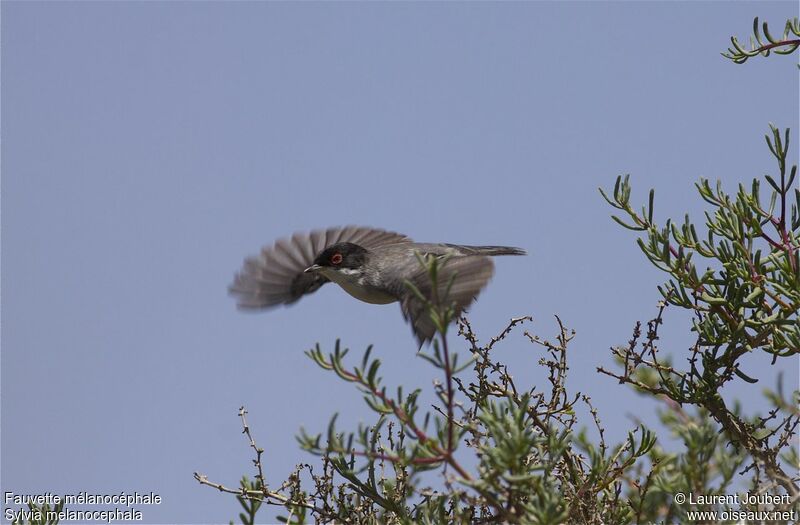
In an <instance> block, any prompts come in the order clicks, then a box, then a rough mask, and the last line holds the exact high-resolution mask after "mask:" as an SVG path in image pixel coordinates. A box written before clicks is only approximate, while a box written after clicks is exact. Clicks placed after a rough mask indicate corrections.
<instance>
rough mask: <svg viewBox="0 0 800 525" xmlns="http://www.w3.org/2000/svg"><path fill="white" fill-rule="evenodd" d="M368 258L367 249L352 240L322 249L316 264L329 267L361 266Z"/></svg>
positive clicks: (352, 267)
mask: <svg viewBox="0 0 800 525" xmlns="http://www.w3.org/2000/svg"><path fill="white" fill-rule="evenodd" d="M366 258H367V250H366V248H363V247H361V246H359V245H357V244H353V243H352V242H339V243H336V244H333V245H331V246H328V247H327V248H325V250H323V251H322V253H320V254H319V255H317V258H316V259H314V264H315V265H318V266H322V267H328V268H351V269H355V268H360V267H361V266H362V265H363V264H364V261H365V260H366Z"/></svg>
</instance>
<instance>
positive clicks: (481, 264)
mask: <svg viewBox="0 0 800 525" xmlns="http://www.w3.org/2000/svg"><path fill="white" fill-rule="evenodd" d="M493 273H494V264H493V263H492V260H491V259H490V258H489V257H481V256H472V257H454V258H452V259H447V260H446V261H445V262H444V264H443V265H442V266H440V268H439V277H438V286H437V289H438V297H439V301H440V302H441V303H442V304H450V305H452V306H453V307H454V309H455V317H456V318H457V317H458V316H459V315H461V313H462V312H463V311H464V309H465V308H467V307H468V306H469V305H470V304H471V303H472V301H474V300H475V298H476V297H477V296H478V294H479V293H480V291H481V290H482V289H483V287H484V286H486V284H487V283H488V282H489V279H491V277H492V274H493ZM451 279H452V283H453V284H452V286H451V287H450V290H449V292H448V290H447V286H448V284H449V283H450V281H451ZM410 281H411V282H412V283H413V284H414V285H415V286H416V287H417V289H418V290H419V291H420V292H421V293H422V295H423V296H424V297H427V298H429V299H430V298H432V296H433V293H432V291H433V286H432V283H431V280H430V277H429V275H428V273H427V272H426V271H425V270H423V269H422V268H420V270H419V272H418V273H417V274H415V275H414V277H413V278H412V279H410ZM400 296H401V297H402V299H401V301H400V308H401V309H402V311H403V317H405V319H406V321H408V322H409V323H410V324H411V327H412V329H413V330H414V334H415V335H416V336H417V340H418V341H419V344H420V346H422V345H423V344H424V343H425V342H427V341H430V340H431V339H433V337H434V335H436V326H435V325H434V323H433V321H432V320H431V318H430V315H429V314H428V311H427V310H426V308H425V304H424V303H423V302H422V301H420V300H419V298H418V297H417V296H416V295H415V294H414V293H413V292H411V291H410V290H408V288H407V287H405V290H404V291H403V292H401V295H400Z"/></svg>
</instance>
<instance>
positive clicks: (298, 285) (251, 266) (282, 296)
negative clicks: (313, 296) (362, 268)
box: [228, 226, 411, 309]
mask: <svg viewBox="0 0 800 525" xmlns="http://www.w3.org/2000/svg"><path fill="white" fill-rule="evenodd" d="M410 241H411V239H409V238H408V237H406V236H405V235H402V234H399V233H394V232H389V231H385V230H378V229H374V228H367V227H362V226H345V227H338V228H329V229H327V230H314V231H312V232H310V233H295V234H294V235H293V236H292V237H291V239H281V240H279V241H277V242H276V243H275V244H274V245H272V246H266V247H264V248H263V249H262V250H261V253H260V254H258V255H257V256H254V257H248V258H247V259H245V261H244V266H243V267H242V269H241V270H240V271H239V272H238V273H237V274H236V277H235V278H234V280H233V283H232V284H231V285H230V287H229V288H228V291H229V292H230V293H231V295H233V296H235V297H236V299H237V304H238V306H239V307H240V308H248V309H250V308H252V309H256V308H269V307H273V306H277V305H280V304H291V303H293V302H295V301H297V300H298V299H300V298H301V297H302V296H303V295H305V294H309V293H312V292H315V291H317V289H319V287H320V286H322V285H323V284H325V283H326V282H328V280H327V279H326V278H325V277H323V276H322V275H319V274H318V273H303V270H305V269H306V268H308V267H309V266H311V265H312V264H313V263H314V259H315V258H316V257H317V255H319V253H320V252H322V251H323V250H324V249H325V248H327V247H328V246H330V245H332V244H336V243H337V242H352V243H354V244H358V245H359V246H363V247H364V248H366V249H368V250H369V249H371V248H376V247H378V246H383V245H387V244H395V243H400V242H410Z"/></svg>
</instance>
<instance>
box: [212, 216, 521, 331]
mask: <svg viewBox="0 0 800 525" xmlns="http://www.w3.org/2000/svg"><path fill="white" fill-rule="evenodd" d="M497 255H526V252H525V250H524V249H522V248H515V247H510V246H469V245H463V244H448V243H418V242H414V241H413V240H412V239H410V238H409V237H407V236H406V235H403V234H400V233H396V232H392V231H387V230H383V229H378V228H371V227H366V226H343V227H333V228H327V229H319V230H314V231H311V232H307V233H300V232H298V233H295V234H294V235H292V236H291V238H284V239H280V240H278V241H276V242H275V243H274V244H273V245H271V246H265V247H264V248H262V249H261V252H260V253H259V254H258V255H256V256H252V257H247V258H246V259H245V261H244V264H243V266H242V268H241V270H239V271H238V272H237V273H236V275H235V277H234V280H233V283H232V284H231V285H230V286H229V288H228V291H229V293H230V294H231V295H233V296H234V297H235V298H236V300H237V306H238V307H239V308H240V309H243V310H264V309H270V308H274V307H277V306H280V305H290V304H292V303H295V302H296V301H298V300H299V299H300V298H301V297H303V296H305V295H308V294H311V293H313V292H315V291H317V290H318V289H319V288H320V287H321V286H322V285H324V284H325V283H328V282H333V283H336V284H338V285H339V286H340V287H341V288H342V289H343V290H344V291H345V292H347V293H348V294H350V295H351V296H353V297H355V298H356V299H359V300H360V301H364V302H366V303H371V304H389V303H394V302H399V303H400V309H401V311H402V314H403V317H404V319H405V320H406V321H407V322H408V323H409V324H410V325H411V327H412V330H413V333H414V335H415V336H416V338H417V341H418V342H419V344H420V347H422V345H423V344H425V343H426V342H430V341H431V340H432V339H433V338H434V336H435V335H436V326H435V323H434V322H433V320H432V319H431V317H430V315H428V312H427V308H426V305H425V301H423V300H421V299H420V297H419V296H418V295H417V294H416V293H415V292H414V291H412V290H411V289H410V288H409V286H408V284H407V283H411V284H413V285H414V286H415V287H416V289H417V290H418V291H419V293H420V294H421V295H422V297H425V298H429V299H432V298H433V297H434V296H436V294H434V293H433V292H434V290H433V286H432V283H431V279H430V276H429V273H428V271H427V270H426V268H425V267H424V266H423V265H422V264H421V263H420V257H427V256H433V257H436V258H437V259H438V260H439V261H440V262H441V264H440V268H439V270H438V279H437V282H438V290H437V292H438V294H439V296H442V295H446V297H447V300H448V301H450V304H451V305H452V308H453V313H454V318H458V316H459V315H460V314H461V313H462V312H463V311H464V310H465V308H467V307H468V306H469V305H470V304H471V303H472V302H473V301H474V300H475V299H476V298H477V296H478V294H479V293H480V291H481V290H482V289H483V287H484V286H486V284H487V283H488V282H489V279H490V278H491V277H492V274H493V273H494V264H493V262H492V259H491V257H493V256H497ZM448 285H449V286H450V288H449V291H448V290H447V287H448Z"/></svg>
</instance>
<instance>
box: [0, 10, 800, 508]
mask: <svg viewBox="0 0 800 525" xmlns="http://www.w3.org/2000/svg"><path fill="white" fill-rule="evenodd" d="M797 14H798V13H797V4H796V3H794V2H781V3H774V2H773V3H770V2H759V3H748V2H737V3H729V2H696V3H695V2H674V3H672V2H669V3H656V2H617V3H581V2H566V3H555V2H530V3H522V2H518V3H502V4H500V3H411V2H408V3H405V2H396V3H371V4H367V3H357V2H352V3H310V2H309V3H291V4H290V3H280V2H269V3H268V2H240V3H222V2H203V3H200V2H125V3H116V2H115V3H112V2H63V3H50V2H47V3H45V2H8V1H6V2H3V3H2V80H3V82H2V110H3V111H2V243H3V245H2V248H3V250H2V362H1V365H2V376H1V379H2V383H1V392H0V393H1V394H2V396H1V398H2V425H1V426H2V436H1V437H2V458H1V463H0V475H1V476H2V478H1V479H0V481H2V486H3V490H5V491H9V490H10V491H14V492H16V493H41V492H46V491H50V492H54V493H75V492H79V491H88V492H90V493H115V492H116V493H118V492H121V491H125V492H129V493H130V492H133V491H139V492H150V491H154V492H157V493H159V494H160V495H161V496H162V498H163V502H162V503H161V504H160V505H158V506H156V507H150V508H143V509H142V510H143V511H144V519H145V522H148V523H158V522H160V523H165V522H181V523H189V522H197V523H199V522H203V523H209V522H227V520H229V519H231V518H233V517H234V516H235V515H236V513H237V512H238V510H239V509H238V504H237V503H236V502H235V500H233V498H231V497H227V496H225V495H222V494H219V493H216V492H214V491H212V490H210V489H208V488H206V487H200V486H199V485H198V484H197V483H196V482H195V481H194V480H193V478H192V472H194V471H201V472H203V473H205V474H207V475H208V476H209V477H210V478H212V479H214V480H216V481H219V482H223V483H226V484H229V485H235V484H236V483H237V481H238V479H239V478H240V477H241V475H242V474H244V473H247V474H249V475H252V473H253V472H252V467H251V463H250V458H251V454H250V450H249V449H248V447H247V442H246V441H245V439H244V438H243V437H242V435H241V427H240V425H239V421H238V419H237V417H236V413H237V409H238V407H239V406H240V405H243V404H244V405H246V406H247V407H248V409H249V412H250V423H251V426H252V429H253V431H254V433H255V436H256V438H257V440H258V441H259V444H260V445H261V446H262V447H264V448H265V449H266V452H265V464H266V469H267V475H268V478H269V481H270V482H271V483H272V484H277V483H279V482H280V481H282V480H283V479H284V478H285V476H286V475H287V474H288V473H289V471H290V470H291V468H292V467H293V466H294V464H296V463H298V462H301V461H303V462H307V461H310V460H311V459H312V458H310V457H309V456H307V455H305V454H304V453H302V452H300V451H299V450H298V449H297V446H296V443H295V440H294V435H295V434H296V432H297V430H298V429H299V427H301V426H305V427H306V428H307V429H309V430H311V431H313V430H324V428H325V427H326V425H327V421H328V418H329V416H330V415H331V414H333V413H334V412H340V413H341V414H342V416H341V417H340V423H341V424H342V425H343V426H346V425H355V424H356V423H357V422H358V421H371V418H370V414H369V411H368V410H367V409H366V407H365V406H364V404H363V401H362V400H361V396H360V395H359V394H358V393H357V392H356V391H355V390H354V389H352V388H350V386H349V385H344V384H342V383H341V382H340V381H337V380H336V379H335V378H334V377H333V376H332V375H330V374H325V373H323V372H322V371H321V370H320V369H318V368H317V367H316V366H315V365H314V364H313V363H311V362H310V361H309V360H308V359H307V358H306V357H305V356H304V355H303V351H304V350H306V349H308V348H310V347H312V346H313V345H314V344H315V343H316V342H320V343H321V344H322V345H323V347H324V348H332V346H333V343H334V341H335V340H336V338H337V337H341V338H342V339H343V342H344V343H345V344H346V345H347V346H350V347H351V348H353V349H354V351H356V353H357V354H360V352H361V351H362V349H363V348H364V347H365V346H366V345H368V344H374V345H375V350H374V354H373V355H375V356H377V357H380V359H381V360H382V361H383V363H384V373H383V376H384V378H385V381H386V382H387V384H390V385H396V384H403V385H405V386H406V387H407V388H411V387H422V388H429V387H430V385H431V381H432V380H433V379H435V378H436V377H437V376H436V374H435V373H434V371H433V370H431V369H430V367H429V366H428V365H427V364H426V363H425V362H424V361H423V360H422V359H420V358H418V357H417V356H416V354H415V351H416V346H415V343H414V340H413V338H412V336H411V333H410V330H409V328H408V327H407V326H406V325H405V324H404V323H403V321H402V318H401V316H400V312H399V308H398V307H397V306H396V305H389V306H382V307H377V306H372V305H367V304H363V303H359V302H357V301H355V300H353V299H352V298H350V297H349V296H347V295H345V294H344V292H342V291H341V290H340V289H338V288H336V287H333V286H328V287H325V288H324V289H323V290H321V291H320V292H318V293H316V294H315V295H314V296H311V297H308V298H307V299H305V300H303V301H302V302H301V303H300V304H298V305H296V306H294V307H291V308H286V309H280V310H274V311H270V312H267V313H264V314H257V315H252V314H249V315H246V314H243V313H240V312H237V311H236V309H235V307H234V302H233V300H232V299H231V298H229V297H228V296H227V294H226V287H227V285H228V283H229V282H230V280H231V278H232V276H233V274H234V272H235V271H236V270H237V269H238V268H239V266H240V265H241V262H242V259H243V258H244V257H245V256H246V255H249V254H253V253H255V252H257V250H258V249H259V248H260V247H261V246H262V245H265V244H270V243H272V242H273V241H274V240H275V239H277V238H279V237H282V236H286V235H289V234H291V233H293V232H295V231H302V230H308V229H311V228H318V227H327V226H333V225H340V224H351V223H352V224H365V225H371V226H376V227H383V228H387V229H392V230H395V231H399V232H402V233H405V234H407V235H409V236H411V237H413V238H414V239H416V240H420V241H432V242H433V241H444V242H454V243H465V244H508V245H515V246H521V247H524V248H526V249H527V250H528V251H529V253H530V255H529V256H528V257H525V258H504V259H500V260H497V261H496V262H497V265H496V266H497V271H496V275H495V278H494V280H493V281H492V283H491V284H490V286H489V287H488V288H487V289H486V290H485V291H484V293H483V294H482V295H481V297H480V300H479V301H478V302H477V303H476V304H475V306H474V307H473V308H472V311H471V317H470V318H471V321H472V323H473V326H474V327H475V329H476V330H477V331H478V334H479V336H481V337H483V338H488V337H490V336H491V335H493V334H495V333H496V332H499V331H500V330H501V329H502V328H503V327H504V326H505V323H507V320H508V319H509V318H511V317H514V316H519V315H525V314H530V315H533V317H534V323H533V324H532V325H531V326H529V327H528V330H530V331H532V332H535V333H538V334H540V335H542V336H547V337H552V336H553V335H554V334H555V333H556V326H555V323H554V320H553V315H554V314H557V315H559V316H560V317H561V318H562V319H563V320H564V322H565V323H566V324H567V325H568V326H570V327H572V328H574V329H575V330H576V331H577V337H576V339H575V340H574V342H573V346H572V349H571V369H570V373H571V376H570V380H569V386H570V388H572V389H573V390H580V391H582V392H584V393H585V394H587V395H589V396H591V397H592V399H593V401H594V403H595V405H596V406H597V408H598V410H599V412H600V415H601V418H602V419H603V422H604V423H605V424H606V426H607V427H608V428H609V435H610V437H611V438H614V439H620V438H622V437H624V435H625V432H626V431H627V430H628V429H630V428H632V427H633V426H635V425H634V423H633V422H632V420H631V417H632V415H634V414H635V415H637V416H638V417H642V418H643V419H644V420H645V421H646V422H648V423H650V424H655V421H656V418H655V415H654V407H655V405H654V404H653V403H652V402H651V401H649V400H646V399H642V398H639V397H637V396H635V395H634V394H633V392H631V391H630V390H629V389H626V388H625V387H622V386H619V385H617V384H616V382H614V381H613V380H610V379H608V378H605V377H602V376H600V375H598V374H597V373H596V372H595V369H596V367H597V366H601V365H605V366H608V365H609V364H610V362H611V358H610V352H609V347H610V346H613V345H616V344H621V343H624V342H625V341H627V339H628V338H629V337H630V333H631V329H632V327H633V324H634V323H635V321H636V320H643V321H644V320H647V319H649V318H651V317H652V316H654V314H655V312H656V308H655V307H656V302H657V300H658V294H657V292H656V289H655V287H656V285H657V284H660V283H661V280H662V276H661V275H660V274H659V273H658V272H657V270H656V269H655V268H653V267H652V266H651V265H650V264H649V263H648V262H647V261H646V260H645V259H644V256H643V255H642V254H641V253H640V252H639V250H638V248H637V247H636V244H635V238H634V236H633V235H632V234H631V233H630V232H627V231H625V230H622V229H621V228H619V227H618V226H616V225H615V224H614V223H613V222H612V221H611V220H610V218H609V215H610V211H611V210H610V209H609V207H608V206H607V205H606V204H605V203H604V201H603V200H602V199H601V197H600V195H599V194H598V192H597V187H598V186H604V187H609V186H611V185H612V184H613V182H614V179H615V177H616V176H617V175H619V174H624V173H630V174H631V178H632V182H633V184H634V195H635V198H636V199H638V200H639V201H642V200H643V199H644V198H645V197H646V194H647V190H649V188H651V187H655V188H656V215H657V218H659V219H660V220H663V219H665V218H666V217H682V216H683V214H684V213H690V214H691V215H692V216H693V217H695V219H696V220H697V222H701V220H702V219H701V217H702V211H703V210H704V206H703V204H702V202H701V201H700V199H699V197H697V196H696V194H695V192H694V188H693V183H694V182H695V181H696V180H697V179H698V178H700V177H707V178H710V179H712V180H715V179H721V180H722V181H723V182H724V184H725V186H726V187H727V188H729V189H731V190H735V187H736V185H737V184H738V183H739V182H748V181H750V180H751V179H752V178H753V177H757V176H761V175H763V174H764V173H766V172H774V170H775V167H774V163H773V161H772V158H771V157H770V155H769V152H768V151H767V149H766V147H765V144H764V140H763V134H764V133H765V132H766V131H767V129H768V128H767V125H768V122H774V123H775V124H776V125H779V126H784V127H785V126H789V127H792V128H793V131H794V137H795V138H794V140H793V147H795V146H796V144H797V136H798V133H800V130H798V97H797V93H798V76H797V68H796V66H795V65H794V64H795V62H796V56H795V57H770V58H768V59H761V60H754V61H752V62H751V63H748V64H746V65H744V66H739V65H734V64H732V63H730V62H728V61H726V60H724V59H723V58H722V57H721V56H720V55H719V52H720V51H723V50H724V49H725V48H726V47H727V45H728V38H729V36H730V35H732V34H736V35H739V36H740V37H743V38H746V37H747V35H748V32H749V30H750V27H751V25H752V19H753V17H754V16H760V17H761V18H762V19H764V20H768V21H770V22H771V23H772V25H773V27H774V29H775V30H774V32H775V33H777V32H779V31H778V28H779V27H780V28H782V26H783V23H784V21H785V20H786V18H787V17H790V16H797ZM796 151H797V149H795V150H794V152H795V156H793V159H796ZM794 162H796V160H794ZM687 323H688V320H687V317H686V316H685V315H684V314H682V313H681V312H678V311H677V310H675V309H672V310H668V313H667V315H666V327H665V331H664V332H663V334H664V335H663V337H662V348H663V349H664V351H669V352H672V353H673V355H674V356H676V359H680V358H681V356H683V355H685V354H686V348H687V346H688V345H689V343H690V338H689V336H688V335H687V326H688V324H687ZM500 349H501V350H500V354H499V357H500V358H501V359H502V360H504V361H507V362H509V363H510V364H511V365H512V367H515V369H516V373H515V377H517V378H520V381H522V382H523V383H525V382H527V383H528V384H536V383H537V382H538V383H541V382H542V381H543V380H544V376H543V374H542V372H541V371H539V370H537V367H536V366H535V363H536V361H537V360H538V358H539V356H540V353H539V350H537V349H536V348H535V347H532V346H530V345H529V344H526V343H525V341H524V339H523V337H522V334H521V331H520V332H519V333H516V334H515V335H514V336H513V337H512V338H511V339H510V340H509V341H508V342H507V343H506V344H505V345H503V346H501V347H500ZM795 364H796V363H795ZM750 366H752V368H751V369H750V370H749V372H750V375H756V376H759V377H763V378H764V379H763V381H762V383H760V384H759V385H756V386H754V387H748V388H740V389H738V390H735V391H732V392H730V393H726V394H728V395H730V396H731V397H740V398H743V399H744V401H745V407H746V409H751V410H755V409H757V408H758V407H760V406H762V405H761V404H760V402H759V401H758V398H759V395H760V394H759V393H760V391H761V389H762V388H763V387H764V386H770V385H772V384H773V379H772V378H774V376H775V374H776V372H777V371H778V370H776V367H770V366H769V363H768V360H766V359H765V358H764V357H763V356H754V357H753V359H752V360H751V362H750ZM784 368H786V369H787V372H788V373H789V377H790V378H791V381H790V384H797V375H798V372H797V368H796V367H792V366H786V365H785V364H784ZM587 424H588V421H587ZM270 516H272V514H266V515H264V516H263V518H264V519H265V520H266V519H268V518H269V517H270Z"/></svg>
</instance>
